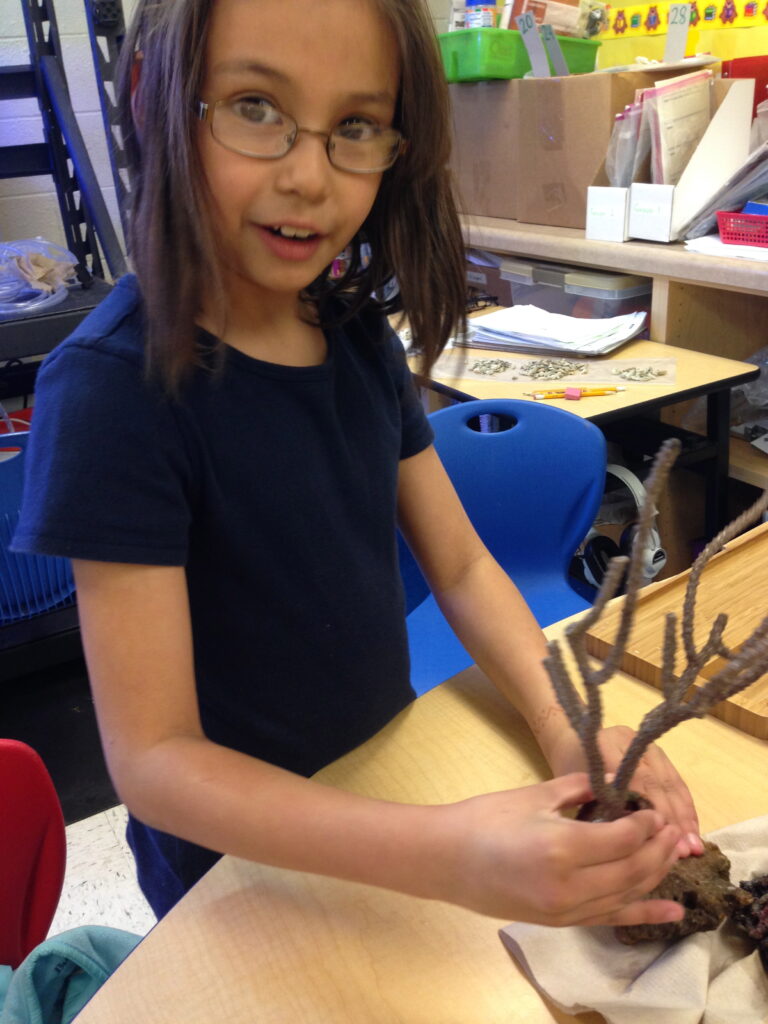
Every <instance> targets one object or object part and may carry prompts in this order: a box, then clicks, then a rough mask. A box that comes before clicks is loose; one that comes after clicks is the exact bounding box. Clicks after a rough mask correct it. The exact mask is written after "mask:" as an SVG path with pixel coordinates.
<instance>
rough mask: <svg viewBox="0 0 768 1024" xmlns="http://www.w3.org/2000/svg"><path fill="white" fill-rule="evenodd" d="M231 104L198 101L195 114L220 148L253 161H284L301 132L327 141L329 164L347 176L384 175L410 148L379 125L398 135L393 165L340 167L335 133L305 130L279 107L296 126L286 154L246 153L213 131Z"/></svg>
mask: <svg viewBox="0 0 768 1024" xmlns="http://www.w3.org/2000/svg"><path fill="white" fill-rule="evenodd" d="M229 102H231V101H230V100H229V99H227V98H222V99H219V100H214V101H213V102H211V103H206V102H205V100H198V101H197V107H196V109H195V114H196V116H197V117H198V119H199V120H200V121H202V122H203V123H207V124H208V127H209V128H210V131H211V138H213V139H215V140H216V142H218V144H219V145H220V146H223V147H224V149H228V150H229V151H230V153H239V154H240V155H241V156H247V157H250V158H251V159H253V160H282V158H283V157H284V156H288V154H289V153H290V151H291V150H292V149H293V147H294V146H295V145H296V140H297V139H298V137H299V135H300V134H301V132H304V133H305V134H307V135H319V136H320V137H321V138H324V139H325V153H326V156H327V157H328V162H329V163H330V165H331V167H334V168H335V169H336V170H337V171H344V173H345V174H383V173H384V171H388V170H389V169H390V168H391V167H393V166H394V165H395V163H396V161H397V159H398V157H400V156H402V155H403V153H404V152H405V151H406V149H407V148H408V140H407V139H405V138H403V134H402V132H401V131H400V130H399V129H398V128H381V127H380V126H378V125H374V126H373V127H376V128H379V131H382V132H392V133H393V134H394V135H397V137H398V138H397V150H396V152H395V155H394V156H393V157H392V161H391V163H388V164H387V165H386V167H374V168H369V169H366V170H355V169H354V168H350V167H340V166H339V165H338V164H336V163H334V161H333V156H332V155H331V150H332V144H333V131H330V132H324V131H320V129H318V128H305V127H303V126H302V125H300V124H299V123H298V122H297V121H296V120H295V119H294V118H293V117H291V115H290V114H288V113H286V112H285V111H284V110H281V109H280V108H279V107H276V108H275V109H276V110H279V111H280V114H281V115H282V116H283V117H286V118H288V119H289V120H290V121H291V122H292V123H293V124H294V125H295V126H296V127H295V131H294V134H293V139H292V140H291V142H290V144H289V146H288V148H287V149H286V151H285V152H284V153H273V154H265V155H262V154H257V153H246V151H245V150H243V149H237V148H236V147H235V146H229V145H227V143H226V142H222V141H221V139H220V138H218V137H217V136H216V135H215V134H214V131H213V116H214V113H215V111H216V108H217V107H218V106H220V105H221V104H223V103H229Z"/></svg>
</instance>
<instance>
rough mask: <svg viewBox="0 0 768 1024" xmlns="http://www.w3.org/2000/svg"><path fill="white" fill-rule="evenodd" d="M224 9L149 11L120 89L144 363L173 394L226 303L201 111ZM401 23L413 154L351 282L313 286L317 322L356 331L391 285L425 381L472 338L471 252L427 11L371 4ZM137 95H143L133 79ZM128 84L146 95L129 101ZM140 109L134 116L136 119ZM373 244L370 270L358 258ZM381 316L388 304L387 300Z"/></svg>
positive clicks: (365, 234)
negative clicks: (201, 144) (204, 316)
mask: <svg viewBox="0 0 768 1024" xmlns="http://www.w3.org/2000/svg"><path fill="white" fill-rule="evenodd" d="M214 2H215V0H139V4H138V6H137V9H136V13H135V16H134V19H133V22H132V24H131V27H130V29H129V31H128V33H127V34H126V37H125V42H124V45H123V53H122V58H121V64H122V66H121V69H120V74H119V84H118V104H119V109H120V125H121V129H122V133H123V142H124V146H125V151H126V157H127V166H128V173H129V177H130V195H131V200H130V203H131V208H130V226H129V237H128V248H129V252H130V255H131V258H132V262H133V266H134V269H135V271H136V274H137V277H138V279H139V284H140V287H141V292H142V295H143V299H144V308H145V314H146V320H147V360H148V368H149V371H150V372H151V373H154V374H157V375H158V376H159V377H160V379H161V380H162V381H163V382H164V383H165V385H166V387H167V388H168V389H169V390H171V391H174V390H176V389H177V387H178V384H179V382H180V381H181V379H182V377H183V376H184V375H185V373H186V371H187V370H188V369H189V368H190V367H191V366H192V365H193V364H194V363H195V362H196V359H197V328H196V326H195V318H196V316H197V315H198V312H199V303H200V296H201V295H203V294H211V292H212V293H213V294H222V293H223V289H222V288H221V280H220V276H219V273H220V272H219V269H218V266H219V265H218V260H217V258H216V242H215V238H214V233H213V231H212V228H211V225H210V223H209V221H208V216H207V210H208V202H207V192H206V184H205V180H204V177H203V173H202V169H201V166H200V161H199V159H198V157H197V147H196V142H195V139H196V134H197V124H198V122H197V118H196V113H195V105H196V102H197V100H198V98H199V90H200V86H201V82H202V78H203V61H204V56H205V48H206V34H207V26H208V19H209V17H210V12H211V9H212V7H213V4H214ZM372 2H373V3H374V4H375V6H376V8H377V9H378V10H379V12H380V13H381V14H382V15H383V17H384V18H385V19H387V21H388V22H389V23H390V24H391V26H392V29H393V31H394V33H395V35H396V38H397V41H398V45H399V49H400V59H401V65H402V74H401V83H400V95H399V98H398V104H397V111H396V120H395V126H396V127H397V128H399V129H400V131H401V132H402V133H403V136H404V137H405V138H406V140H407V142H408V145H407V148H406V150H405V152H404V153H403V154H402V155H401V156H400V157H399V159H398V160H397V162H396V163H395V164H394V166H393V167H392V168H391V169H390V170H388V171H386V172H385V174H384V176H383V179H382V183H381V187H380V189H379V193H378V196H377V198H376V201H375V203H374V206H373V209H372V210H371V213H370V214H369V216H368V218H367V220H366V222H365V224H364V225H363V227H362V228H361V230H360V232H358V235H357V236H356V237H355V238H354V239H353V241H352V257H351V260H350V262H349V268H348V270H347V271H346V273H345V274H344V276H343V277H341V278H338V279H336V280H331V279H330V278H329V276H328V275H327V274H324V275H323V276H322V277H321V278H318V280H316V281H315V282H313V283H312V285H310V287H309V288H308V289H307V292H306V295H307V298H309V299H311V300H312V301H313V303H314V304H315V306H316V308H317V311H318V318H319V322H320V323H321V324H323V325H329V324H330V323H331V322H334V320H333V317H334V313H333V312H332V311H333V310H335V311H336V322H338V309H339V304H338V303H334V302H333V301H332V300H333V299H334V298H335V297H336V296H340V295H343V298H344V303H343V308H344V309H345V313H344V315H343V317H342V319H343V320H346V319H348V318H350V317H351V316H353V315H354V314H355V313H356V312H358V311H359V310H360V309H361V308H362V307H364V306H366V305H368V304H370V303H371V301H377V300H372V299H371V296H372V295H374V294H377V295H378V294H381V293H382V289H383V287H384V285H385V284H386V283H387V282H388V281H389V280H390V279H391V278H392V277H393V276H394V277H395V278H396V279H397V282H398V285H399V289H400V302H401V304H402V309H403V312H404V313H405V315H406V317H407V318H408V321H409V324H410V327H411V330H412V333H413V338H414V344H415V346H416V347H417V348H418V349H419V351H420V352H421V370H422V373H428V371H429V369H430V367H431V366H432V364H433V362H434V360H435V359H436V358H437V356H438V355H439V353H440V352H441V351H442V348H443V347H444V345H445V342H446V341H447V339H448V337H449V336H450V335H451V333H452V332H454V331H456V330H463V328H464V323H465V320H464V316H465V294H466V286H465V277H464V255H463V243H462V236H461V229H460V225H459V219H458V214H457V212H456V207H455V204H454V199H453V190H452V182H451V175H450V171H449V169H448V159H449V155H450V135H451V124H450V108H449V100H448V91H447V87H446V84H445V77H444V73H443V69H442V64H441V61H440V56H439V53H438V50H437V44H436V40H435V37H434V31H433V27H432V22H431V18H430V16H429V14H428V12H427V10H426V5H425V3H424V0H372ZM137 76H138V85H137V86H136V77H137ZM132 85H133V86H136V88H135V95H134V98H133V109H132V102H131V93H132ZM134 111H135V115H134ZM363 243H368V245H369V246H370V253H371V257H370V261H368V262H366V260H364V258H363V256H362V253H361V246H362V245H363ZM380 305H381V308H382V310H383V311H384V312H391V311H392V306H391V305H388V304H387V303H386V302H385V301H382V302H381V303H380Z"/></svg>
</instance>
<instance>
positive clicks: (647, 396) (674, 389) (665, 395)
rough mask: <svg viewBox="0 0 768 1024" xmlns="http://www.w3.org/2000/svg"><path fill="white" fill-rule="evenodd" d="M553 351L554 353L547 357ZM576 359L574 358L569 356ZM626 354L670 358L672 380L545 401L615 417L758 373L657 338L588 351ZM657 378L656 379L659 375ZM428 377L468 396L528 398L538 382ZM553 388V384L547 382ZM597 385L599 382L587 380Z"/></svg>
mask: <svg viewBox="0 0 768 1024" xmlns="http://www.w3.org/2000/svg"><path fill="white" fill-rule="evenodd" d="M450 351H451V353H458V355H459V356H462V355H463V356H465V358H466V360H467V361H469V360H473V359H478V358H481V359H486V358H487V359H514V360H515V361H518V360H521V359H526V360H533V359H541V358H542V355H541V353H538V354H536V355H530V354H525V353H519V352H510V353H506V352H500V351H492V350H490V349H481V348H477V349H476V348H466V349H465V348H458V347H457V348H455V349H452V350H450ZM555 357H556V355H555V354H553V355H552V358H555ZM574 358H576V357H574ZM618 359H621V360H625V359H630V360H633V359H637V360H640V359H674V360H675V379H674V383H672V384H664V383H658V384H657V383H653V384H633V383H631V382H629V381H623V380H617V383H618V384H621V385H622V386H623V387H624V388H625V389H626V390H624V391H620V392H618V393H617V394H615V395H601V396H600V397H597V398H582V399H580V400H579V401H577V402H575V401H569V400H566V399H554V400H550V401H551V404H553V405H556V406H559V407H560V408H563V409H567V410H568V411H569V412H573V413H576V415H577V416H582V417H584V418H585V419H592V420H598V421H599V420H600V419H602V418H606V417H614V416H618V415H620V414H622V413H626V412H628V411H631V412H635V411H639V410H640V409H641V408H642V407H643V406H644V405H649V404H651V405H670V404H672V403H673V402H679V401H683V400H684V399H687V398H692V397H694V396H695V395H696V394H705V393H707V392H709V391H713V390H719V389H720V388H721V387H733V386H734V385H735V384H738V383H743V382H745V381H747V380H750V379H752V378H754V377H756V376H757V374H758V372H759V371H758V369H757V367H755V366H753V365H752V364H750V363H743V362H740V361H738V360H735V359H724V358H723V357H721V356H712V355H707V354H706V353H703V352H694V351H693V350H692V349H687V348H677V347H676V346H674V345H665V344H661V343H660V342H657V341H630V342H627V344H626V345H622V346H621V347H620V348H618V349H616V350H615V351H613V352H611V353H609V354H608V355H606V356H591V357H589V362H590V363H595V362H602V361H612V360H618ZM660 379H661V378H660ZM433 380H434V381H435V382H436V383H437V384H438V385H441V386H442V387H444V388H450V389H453V390H455V391H457V392H460V393H461V394H463V395H471V396H472V397H473V398H528V397H529V394H530V392H532V391H534V390H536V388H537V387H539V388H543V387H544V385H543V384H539V385H535V384H534V382H533V381H531V380H518V381H500V380H493V379H492V378H491V379H487V378H482V377H478V376H476V375H474V374H472V375H470V374H468V373H467V374H461V373H457V374H454V375H451V376H447V375H445V374H441V373H440V372H439V371H438V372H437V373H433ZM549 386H550V387H554V386H556V385H549ZM590 386H594V387H598V386H599V385H596V384H595V385H590Z"/></svg>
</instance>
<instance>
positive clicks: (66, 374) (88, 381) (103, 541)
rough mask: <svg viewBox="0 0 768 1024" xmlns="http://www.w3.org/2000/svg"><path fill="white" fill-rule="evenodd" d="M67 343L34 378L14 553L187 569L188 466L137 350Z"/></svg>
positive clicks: (172, 420)
mask: <svg viewBox="0 0 768 1024" xmlns="http://www.w3.org/2000/svg"><path fill="white" fill-rule="evenodd" d="M135 355H136V358H134V354H133V353H127V354H126V353H123V352H120V351H118V352H113V351H110V350H108V349H105V347H104V346H103V345H100V344H99V343H98V342H90V343H89V342H88V341H87V340H83V341H78V342H75V343H72V341H70V342H65V343H64V344H63V345H61V346H59V348H58V349H56V350H55V351H54V352H53V353H52V354H51V355H50V356H49V357H48V358H47V359H46V361H45V363H44V364H43V367H42V369H41V371H40V373H39V374H38V380H37V387H36V401H35V411H34V415H33V419H32V428H31V433H30V444H29V448H28V451H27V464H26V467H25V481H24V497H23V502H22V509H21V515H20V519H19V525H18V527H17V529H16V533H15V536H14V539H13V545H12V547H13V550H15V551H21V552H33V553H38V554H47V555H61V556H65V557H69V558H84V559H93V560H97V561H110V562H133V563H139V564H152V565H183V564H184V563H185V560H186V555H187V546H188V534H189V526H190V520H191V511H190V509H191V487H192V485H191V481H192V479H193V472H192V464H191V460H190V457H189V453H188V452H187V450H186V447H185V445H184V443H183V438H182V437H181V434H180V429H179V426H178V424H177V422H176V417H175V416H174V414H173V409H172V406H171V403H170V400H167V399H165V398H164V396H163V395H162V394H160V393H159V390H157V389H153V388H152V387H150V385H148V384H147V382H146V381H145V378H144V374H143V369H142V361H141V358H140V356H139V355H138V353H136V354H135Z"/></svg>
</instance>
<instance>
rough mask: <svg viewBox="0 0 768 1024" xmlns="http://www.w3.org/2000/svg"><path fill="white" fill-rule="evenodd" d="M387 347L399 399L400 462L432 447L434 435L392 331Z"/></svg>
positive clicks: (402, 350) (401, 349) (400, 346)
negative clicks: (401, 428)
mask: <svg viewBox="0 0 768 1024" xmlns="http://www.w3.org/2000/svg"><path fill="white" fill-rule="evenodd" d="M386 343H387V344H388V345H389V348H390V353H391V360H392V366H393V372H394V375H395V380H396V383H397V389H398V394H399V395H400V410H401V415H402V425H403V432H402V441H401V445H400V458H401V459H408V458H410V457H411V456H412V455H418V453H419V452H421V451H423V450H424V449H425V448H428V447H429V445H430V444H432V441H433V440H434V432H433V430H432V427H431V426H430V424H429V420H428V419H427V416H426V413H425V412H424V407H423V405H422V404H421V398H420V396H419V391H418V388H417V387H416V382H415V380H414V378H413V374H412V373H411V370H410V367H409V366H408V362H407V360H406V357H405V350H404V349H403V346H402V343H401V341H400V339H399V338H398V336H397V334H395V332H394V331H391V332H390V337H389V338H388V339H387V342H386Z"/></svg>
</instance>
